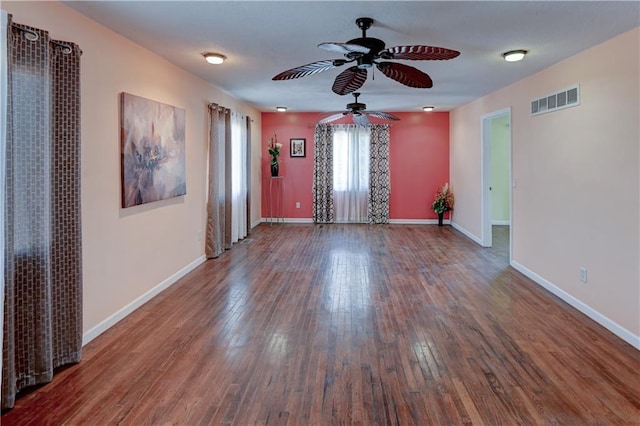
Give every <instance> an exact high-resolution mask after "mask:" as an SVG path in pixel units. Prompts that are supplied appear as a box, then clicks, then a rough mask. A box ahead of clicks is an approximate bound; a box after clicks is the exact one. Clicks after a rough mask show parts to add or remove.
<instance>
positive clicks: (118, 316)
mask: <svg viewBox="0 0 640 426" xmlns="http://www.w3.org/2000/svg"><path fill="white" fill-rule="evenodd" d="M205 260H207V257H206V256H205V255H202V256H200V257H199V258H198V259H196V260H194V261H193V262H191V263H190V264H188V265H187V266H185V267H184V268H182V269H180V270H179V271H178V272H176V273H175V274H173V275H171V276H170V277H169V278H167V279H166V280H164V281H162V282H161V283H160V284H158V285H156V286H155V287H153V288H152V289H151V290H149V291H147V292H146V293H144V294H143V295H142V296H140V297H138V298H137V299H135V300H133V301H132V302H131V303H129V304H128V305H126V306H125V307H123V308H122V309H120V310H119V311H117V312H116V313H114V314H113V315H111V316H110V317H108V318H106V319H105V320H104V321H102V322H101V323H99V324H98V325H96V326H95V327H92V328H91V329H89V330H87V331H86V332H84V333H83V334H82V346H84V345H86V344H87V343H89V342H90V341H92V340H93V339H95V338H96V337H98V336H99V335H100V334H102V333H104V332H105V331H107V330H108V329H109V328H111V327H113V326H114V325H115V324H116V323H117V322H119V321H120V320H122V319H123V318H124V317H126V316H127V315H129V314H130V313H132V312H133V311H135V310H136V309H138V308H139V307H140V306H142V305H144V304H145V303H146V302H148V301H149V300H151V299H152V298H153V297H155V296H157V295H158V294H159V293H160V292H162V291H163V290H165V289H167V288H169V287H170V286H171V285H172V284H175V283H176V281H178V280H179V279H180V278H182V277H184V276H185V275H187V274H188V273H189V272H191V271H193V270H194V269H195V268H196V267H198V266H200V265H201V264H202V263H204V261H205Z"/></svg>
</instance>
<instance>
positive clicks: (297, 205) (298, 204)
mask: <svg viewBox="0 0 640 426" xmlns="http://www.w3.org/2000/svg"><path fill="white" fill-rule="evenodd" d="M299 208H300V201H296V209H299Z"/></svg>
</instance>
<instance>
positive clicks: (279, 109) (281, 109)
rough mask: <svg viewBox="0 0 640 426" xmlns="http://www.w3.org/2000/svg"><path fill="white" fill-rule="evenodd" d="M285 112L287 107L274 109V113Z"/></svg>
mask: <svg viewBox="0 0 640 426" xmlns="http://www.w3.org/2000/svg"><path fill="white" fill-rule="evenodd" d="M286 110H287V107H284V106H279V107H276V111H279V112H285V111H286Z"/></svg>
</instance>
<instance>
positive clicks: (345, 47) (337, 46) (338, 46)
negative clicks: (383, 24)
mask: <svg viewBox="0 0 640 426" xmlns="http://www.w3.org/2000/svg"><path fill="white" fill-rule="evenodd" d="M318 47H319V48H320V49H324V50H328V51H330V52H336V53H341V54H343V55H346V54H348V53H354V52H357V53H369V51H370V50H371V49H369V48H368V47H365V46H360V45H359V44H349V43H330V42H328V43H320V44H319V45H318Z"/></svg>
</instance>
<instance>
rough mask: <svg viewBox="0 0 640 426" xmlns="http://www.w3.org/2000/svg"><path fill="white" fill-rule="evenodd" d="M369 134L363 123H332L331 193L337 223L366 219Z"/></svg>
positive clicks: (360, 221) (363, 221)
mask: <svg viewBox="0 0 640 426" xmlns="http://www.w3.org/2000/svg"><path fill="white" fill-rule="evenodd" d="M370 134H371V132H370V130H369V128H368V127H364V126H355V125H339V126H334V133H333V193H334V203H335V214H336V222H355V223H365V222H368V219H367V203H368V199H369V158H370V153H369V139H370Z"/></svg>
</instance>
